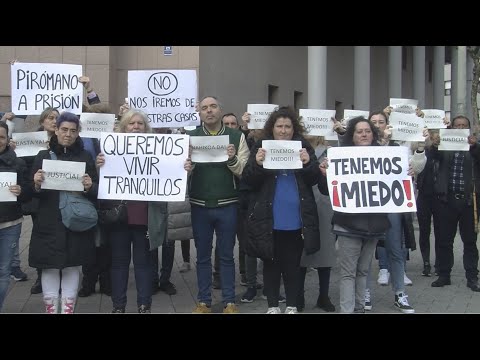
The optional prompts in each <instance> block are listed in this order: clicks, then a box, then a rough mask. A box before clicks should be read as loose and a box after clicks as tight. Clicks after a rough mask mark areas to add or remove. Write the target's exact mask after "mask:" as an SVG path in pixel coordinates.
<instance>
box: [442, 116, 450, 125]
mask: <svg viewBox="0 0 480 360" xmlns="http://www.w3.org/2000/svg"><path fill="white" fill-rule="evenodd" d="M443 123H444V124H445V125H446V126H447V127H449V126H450V120H449V119H448V117H446V116H445V118H444V119H443Z"/></svg>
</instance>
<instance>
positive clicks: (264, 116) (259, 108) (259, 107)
mask: <svg viewBox="0 0 480 360" xmlns="http://www.w3.org/2000/svg"><path fill="white" fill-rule="evenodd" d="M277 107H278V105H275V104H248V105H247V112H248V113H249V114H250V122H249V123H248V128H249V129H263V128H264V127H265V123H266V122H267V120H268V117H269V116H270V114H271V113H272V112H273V111H275V109H276V108H277Z"/></svg>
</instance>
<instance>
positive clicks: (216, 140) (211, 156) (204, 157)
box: [190, 135, 230, 163]
mask: <svg viewBox="0 0 480 360" xmlns="http://www.w3.org/2000/svg"><path fill="white" fill-rule="evenodd" d="M229 141H230V137H229V136H228V135H220V136H191V137H190V145H191V146H192V161H193V162H198V163H204V162H223V161H227V160H228V155H227V146H228V144H229Z"/></svg>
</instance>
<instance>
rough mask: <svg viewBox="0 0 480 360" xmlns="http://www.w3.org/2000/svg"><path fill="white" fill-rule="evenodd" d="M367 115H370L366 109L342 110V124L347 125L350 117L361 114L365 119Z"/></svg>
mask: <svg viewBox="0 0 480 360" xmlns="http://www.w3.org/2000/svg"><path fill="white" fill-rule="evenodd" d="M369 115H370V112H369V111H366V110H349V109H345V110H343V119H344V125H348V122H349V121H350V119H353V118H356V117H359V116H363V117H364V118H365V119H368V116H369Z"/></svg>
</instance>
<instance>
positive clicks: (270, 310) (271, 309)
mask: <svg viewBox="0 0 480 360" xmlns="http://www.w3.org/2000/svg"><path fill="white" fill-rule="evenodd" d="M295 309H296V308H295ZM281 313H282V311H281V310H280V308H279V307H278V306H277V307H269V308H268V310H267V314H281Z"/></svg>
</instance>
